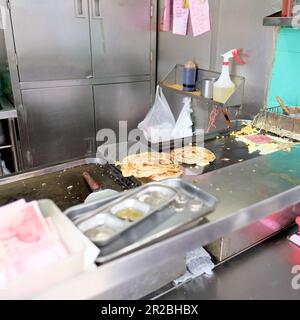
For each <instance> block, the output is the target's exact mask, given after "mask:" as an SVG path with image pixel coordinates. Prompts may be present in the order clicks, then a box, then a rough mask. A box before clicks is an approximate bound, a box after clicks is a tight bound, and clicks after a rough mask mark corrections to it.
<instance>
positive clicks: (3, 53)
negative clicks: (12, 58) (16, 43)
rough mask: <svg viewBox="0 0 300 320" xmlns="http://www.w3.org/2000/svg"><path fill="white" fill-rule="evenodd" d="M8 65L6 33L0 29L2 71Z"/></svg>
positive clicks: (0, 65) (0, 64) (0, 66)
mask: <svg viewBox="0 0 300 320" xmlns="http://www.w3.org/2000/svg"><path fill="white" fill-rule="evenodd" d="M5 65H6V51H5V41H4V31H3V30H1V29H0V71H1V70H3V69H4V67H5Z"/></svg>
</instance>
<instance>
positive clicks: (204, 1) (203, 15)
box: [189, 0, 210, 37]
mask: <svg viewBox="0 0 300 320" xmlns="http://www.w3.org/2000/svg"><path fill="white" fill-rule="evenodd" d="M189 6H190V13H191V21H192V28H193V34H194V37H196V36H199V35H200V34H203V33H205V32H208V31H210V18H209V4H208V0H189Z"/></svg>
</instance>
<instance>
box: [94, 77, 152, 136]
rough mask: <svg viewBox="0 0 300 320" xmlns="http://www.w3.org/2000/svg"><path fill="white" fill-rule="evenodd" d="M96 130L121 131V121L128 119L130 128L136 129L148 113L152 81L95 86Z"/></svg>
mask: <svg viewBox="0 0 300 320" xmlns="http://www.w3.org/2000/svg"><path fill="white" fill-rule="evenodd" d="M94 96H95V113H96V130H97V131H98V130H100V129H112V130H114V131H115V132H116V133H117V134H118V132H119V121H128V124H127V126H128V130H132V129H136V128H137V125H138V123H139V122H140V121H142V120H143V119H144V117H145V115H146V114H147V112H148V110H149V108H150V105H151V102H150V81H145V82H134V83H122V84H109V85H101V86H95V87H94Z"/></svg>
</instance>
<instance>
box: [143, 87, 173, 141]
mask: <svg viewBox="0 0 300 320" xmlns="http://www.w3.org/2000/svg"><path fill="white" fill-rule="evenodd" d="M138 128H139V129H140V130H142V131H143V133H144V135H145V138H146V139H147V140H148V141H151V142H153V143H158V142H161V141H168V140H171V137H172V131H173V129H174V128H175V118H174V115H173V113H172V111H171V109H170V106H169V104H168V101H167V99H166V97H165V96H164V94H163V92H162V89H161V88H160V87H157V89H156V98H155V102H154V105H153V106H152V108H151V109H150V111H149V112H148V114H147V116H146V118H145V119H144V121H142V122H141V123H140V124H139V125H138Z"/></svg>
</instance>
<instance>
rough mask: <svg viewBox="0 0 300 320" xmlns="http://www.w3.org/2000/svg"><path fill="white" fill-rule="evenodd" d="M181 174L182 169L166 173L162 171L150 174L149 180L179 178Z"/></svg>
mask: <svg viewBox="0 0 300 320" xmlns="http://www.w3.org/2000/svg"><path fill="white" fill-rule="evenodd" d="M182 174H183V171H182V169H181V170H180V171H178V172H167V173H162V174H160V175H153V176H150V180H152V181H162V180H165V179H171V178H173V179H175V178H180V177H181V176H182Z"/></svg>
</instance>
